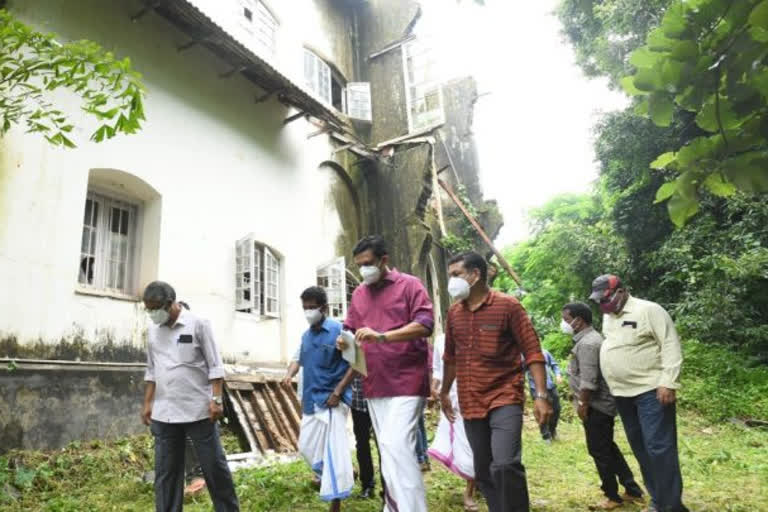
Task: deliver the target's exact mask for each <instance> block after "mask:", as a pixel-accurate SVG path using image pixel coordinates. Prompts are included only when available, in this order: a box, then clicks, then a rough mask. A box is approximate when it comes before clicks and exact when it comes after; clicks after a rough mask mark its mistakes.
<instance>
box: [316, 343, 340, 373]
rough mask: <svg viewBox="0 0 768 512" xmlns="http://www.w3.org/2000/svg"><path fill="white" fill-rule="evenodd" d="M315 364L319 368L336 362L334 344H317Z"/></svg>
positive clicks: (327, 366)
mask: <svg viewBox="0 0 768 512" xmlns="http://www.w3.org/2000/svg"><path fill="white" fill-rule="evenodd" d="M317 351H318V354H317V364H318V366H320V368H330V367H331V366H333V365H334V364H335V362H336V346H335V345H319V346H318V347H317Z"/></svg>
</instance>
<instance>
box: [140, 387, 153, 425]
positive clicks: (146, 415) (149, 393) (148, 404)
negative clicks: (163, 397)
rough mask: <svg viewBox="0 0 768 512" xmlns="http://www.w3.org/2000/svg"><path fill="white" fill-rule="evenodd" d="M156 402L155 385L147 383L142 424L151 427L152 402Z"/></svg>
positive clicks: (142, 410)
mask: <svg viewBox="0 0 768 512" xmlns="http://www.w3.org/2000/svg"><path fill="white" fill-rule="evenodd" d="M154 401H155V383H154V381H151V380H148V381H146V385H145V386H144V405H143V407H142V409H141V422H142V423H144V424H145V425H149V424H150V423H151V422H152V402H154Z"/></svg>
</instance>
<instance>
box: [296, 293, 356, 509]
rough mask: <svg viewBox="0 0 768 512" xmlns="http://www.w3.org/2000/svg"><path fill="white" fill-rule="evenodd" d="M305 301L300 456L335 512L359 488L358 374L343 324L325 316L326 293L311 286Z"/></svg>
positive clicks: (302, 339) (321, 495) (301, 364)
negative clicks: (351, 425)
mask: <svg viewBox="0 0 768 512" xmlns="http://www.w3.org/2000/svg"><path fill="white" fill-rule="evenodd" d="M301 302H302V306H303V308H304V316H305V317H306V320H307V322H308V323H309V329H307V330H306V331H305V332H304V335H303V336H302V337H301V348H300V349H299V360H298V364H299V365H300V366H301V368H302V370H303V378H302V387H303V390H302V395H301V412H302V418H301V430H300V432H299V453H301V455H302V457H304V459H305V460H306V461H307V463H308V464H309V465H310V466H311V467H312V470H313V471H314V472H315V474H316V475H317V476H318V477H319V479H320V498H321V499H322V500H324V501H327V502H330V510H331V512H335V511H338V510H340V509H341V500H342V499H344V498H347V497H349V496H350V493H351V491H352V487H353V486H354V474H353V471H352V454H351V450H350V446H349V441H348V439H347V430H346V424H347V416H348V414H349V406H350V404H351V403H352V389H351V388H350V386H349V384H350V382H352V379H353V378H354V376H355V371H354V370H353V369H352V368H351V367H350V366H349V363H348V362H347V361H346V360H344V359H343V358H342V357H341V352H340V351H339V350H338V349H337V348H336V339H337V338H338V337H339V335H340V334H341V329H342V326H341V324H340V323H339V322H337V321H336V320H332V319H330V318H327V316H326V315H327V313H328V297H327V295H326V293H325V290H324V289H323V288H320V287H318V286H312V287H310V288H307V289H306V290H304V292H303V293H302V294H301Z"/></svg>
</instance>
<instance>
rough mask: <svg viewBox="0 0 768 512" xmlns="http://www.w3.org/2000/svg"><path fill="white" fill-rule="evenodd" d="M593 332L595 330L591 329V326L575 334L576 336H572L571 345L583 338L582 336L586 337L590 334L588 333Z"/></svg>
mask: <svg viewBox="0 0 768 512" xmlns="http://www.w3.org/2000/svg"><path fill="white" fill-rule="evenodd" d="M594 330H595V328H594V327H592V326H591V325H590V326H589V327H587V328H586V329H582V330H580V331H579V332H577V333H576V334H574V335H573V343H574V344H576V343H578V342H579V341H581V338H583V337H584V336H586V335H587V333H590V332H592V331H594Z"/></svg>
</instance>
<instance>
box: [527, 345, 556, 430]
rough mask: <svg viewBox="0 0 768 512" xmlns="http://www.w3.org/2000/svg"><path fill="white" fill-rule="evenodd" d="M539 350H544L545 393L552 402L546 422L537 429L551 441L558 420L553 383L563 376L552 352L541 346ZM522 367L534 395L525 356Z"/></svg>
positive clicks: (534, 391)
mask: <svg viewBox="0 0 768 512" xmlns="http://www.w3.org/2000/svg"><path fill="white" fill-rule="evenodd" d="M541 351H542V352H544V359H545V360H546V363H545V364H544V368H545V369H546V371H547V394H548V395H549V401H550V403H551V404H552V409H553V414H552V416H551V417H550V420H549V422H548V423H545V424H543V425H540V426H539V431H540V432H541V438H542V439H544V441H546V442H548V443H551V442H552V441H553V440H554V439H555V438H556V437H557V422H558V421H559V420H560V396H559V395H558V394H557V385H556V384H555V383H559V382H560V381H561V380H563V377H562V375H561V373H560V366H559V365H558V364H557V360H556V359H555V358H554V357H553V356H552V354H550V353H549V351H548V350H545V349H543V348H542V349H541ZM521 357H522V355H521ZM523 368H524V369H525V377H526V378H527V379H528V386H530V388H531V396H536V384H535V383H534V382H533V378H532V377H531V372H530V371H529V370H528V367H527V366H526V365H525V358H523ZM553 377H554V380H553Z"/></svg>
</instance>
